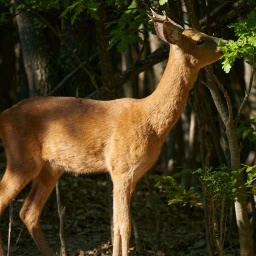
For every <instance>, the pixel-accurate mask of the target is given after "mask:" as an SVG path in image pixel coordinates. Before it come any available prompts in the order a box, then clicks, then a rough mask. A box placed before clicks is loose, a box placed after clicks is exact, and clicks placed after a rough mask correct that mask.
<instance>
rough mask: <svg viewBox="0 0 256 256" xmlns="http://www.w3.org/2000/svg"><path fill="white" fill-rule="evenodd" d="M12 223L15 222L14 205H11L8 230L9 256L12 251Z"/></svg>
mask: <svg viewBox="0 0 256 256" xmlns="http://www.w3.org/2000/svg"><path fill="white" fill-rule="evenodd" d="M12 222H13V204H12V203H10V205H9V229H8V250H7V256H9V255H10V250H11V233H12Z"/></svg>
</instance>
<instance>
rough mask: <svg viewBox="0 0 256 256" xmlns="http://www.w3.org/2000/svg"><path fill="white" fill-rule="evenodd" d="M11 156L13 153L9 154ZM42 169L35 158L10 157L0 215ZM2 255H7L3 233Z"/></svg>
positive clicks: (1, 187) (1, 189)
mask: <svg viewBox="0 0 256 256" xmlns="http://www.w3.org/2000/svg"><path fill="white" fill-rule="evenodd" d="M6 155H7V154H6ZM9 156H13V155H10V154H9ZM14 160H15V161H14ZM26 160H27V161H26ZM23 163H26V164H23ZM40 171H41V165H40V163H37V162H36V161H35V159H33V158H30V159H25V158H24V160H23V159H22V156H21V157H20V158H19V156H17V155H15V159H14V157H13V158H11V157H9V161H8V162H7V167H6V171H5V173H4V176H3V178H2V179H1V181H0V216H2V214H3V212H4V210H5V209H6V207H7V206H8V205H9V204H10V203H11V202H12V200H13V199H14V198H15V197H16V196H17V195H18V194H19V193H20V191H21V190H22V189H23V188H24V187H25V186H26V185H27V184H28V183H29V182H30V181H31V180H32V179H33V178H34V177H35V176H37V175H38V173H39V172H40ZM0 255H1V256H4V255H6V254H5V250H4V246H3V242H2V239H1V235H0Z"/></svg>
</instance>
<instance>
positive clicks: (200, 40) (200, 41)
mask: <svg viewBox="0 0 256 256" xmlns="http://www.w3.org/2000/svg"><path fill="white" fill-rule="evenodd" d="M203 43H204V40H203V39H199V40H197V41H196V44H197V45H201V44H203Z"/></svg>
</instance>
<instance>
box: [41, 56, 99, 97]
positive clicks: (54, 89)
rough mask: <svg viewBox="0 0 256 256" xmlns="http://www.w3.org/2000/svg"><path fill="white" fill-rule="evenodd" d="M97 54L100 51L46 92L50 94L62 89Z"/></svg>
mask: <svg viewBox="0 0 256 256" xmlns="http://www.w3.org/2000/svg"><path fill="white" fill-rule="evenodd" d="M96 55H98V53H96V54H94V55H93V56H91V57H90V58H89V60H87V61H84V62H83V63H82V64H80V65H79V66H78V67H76V68H75V69H74V70H73V71H71V72H70V73H69V74H68V75H66V76H65V77H64V78H63V79H62V81H61V82H60V83H58V84H57V85H56V87H55V88H53V89H52V90H51V91H50V92H49V93H47V94H46V96H50V95H53V93H55V92H56V91H57V90H58V89H60V88H61V87H62V86H63V85H64V84H65V83H66V81H67V80H68V79H69V78H71V77H72V76H73V75H74V74H75V73H76V72H77V71H78V70H79V69H80V68H82V66H83V65H85V64H87V63H88V62H90V61H91V60H92V59H93V58H94V57H95V56H96Z"/></svg>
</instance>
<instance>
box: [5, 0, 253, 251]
mask: <svg viewBox="0 0 256 256" xmlns="http://www.w3.org/2000/svg"><path fill="white" fill-rule="evenodd" d="M150 8H152V9H154V10H155V11H156V12H158V13H161V12H162V11H166V13H167V15H168V16H169V17H170V18H172V19H173V20H175V21H176V22H177V23H179V24H181V25H182V26H184V27H195V28H197V29H200V30H202V31H203V32H205V33H207V34H209V35H214V36H216V37H220V38H224V39H227V40H230V39H232V40H236V39H237V36H236V35H235V33H234V29H232V28H229V27H228V25H229V24H231V23H243V22H244V21H245V20H246V18H247V17H248V15H249V14H250V13H251V12H252V11H253V10H255V8H256V2H255V1H253V0H247V1H246V0H239V1H235V0H232V1H222V0H219V1H215V0H199V1H193V0H187V1H185V0H184V1H183V0H169V1H165V0H162V1H161V0H160V1H152V0H151V1H135V0H133V1H131V0H105V1H104V0H99V1H96V0H84V1H82V0H75V1H69V0H62V1H57V0H53V1H50V0H43V1H32V0H30V1H29V0H22V1H20V0H12V1H4V0H1V1H0V110H1V111H3V110H5V109H7V108H9V107H11V106H12V105H13V104H15V103H17V102H18V101H20V100H22V99H25V98H28V97H33V96H38V95H41V96H47V95H51V96H73V97H89V98H93V99H101V100H108V99H115V98H120V97H134V98H142V97H145V96H147V95H149V94H150V93H151V92H152V91H153V90H154V89H155V88H156V86H157V84H158V82H159V80H160V78H161V76H162V73H163V70H164V68H165V65H166V60H167V58H168V51H169V46H168V45H166V44H164V43H163V42H161V41H160V39H159V38H158V37H157V36H156V35H155V32H154V29H153V25H152V24H151V23H150V22H149V18H148V16H147V13H148V12H149V11H150ZM255 37H256V33H255ZM246 60H247V59H246V58H242V59H237V60H236V61H235V63H234V66H233V67H232V69H231V71H230V72H229V73H228V74H226V73H225V72H224V71H223V69H222V65H221V61H222V60H220V61H219V62H218V63H216V64H214V65H213V67H211V69H212V72H214V74H215V75H216V77H217V78H218V81H219V82H220V83H221V84H222V85H223V88H224V89H225V90H224V91H221V90H219V91H220V93H221V95H220V97H219V98H218V99H216V97H214V95H215V96H216V91H218V89H216V88H218V87H217V85H216V81H214V80H213V79H212V78H211V77H210V76H209V74H208V73H207V72H206V71H205V70H203V71H202V72H201V73H200V75H199V77H198V80H197V82H196V84H195V87H194V89H193V90H192V91H191V93H190V97H189V101H188V104H187V106H186V108H185V111H184V113H183V114H182V116H181V118H180V120H179V121H178V123H177V124H176V126H175V128H174V129H173V130H172V132H171V133H170V135H169V137H168V140H167V141H166V142H165V144H164V146H163V149H162V153H161V156H160V158H159V160H158V162H157V163H156V165H155V166H154V167H153V168H152V170H151V171H150V174H147V175H146V177H145V178H143V179H142V181H141V183H140V184H139V186H138V189H137V190H136V191H135V195H134V203H133V216H134V215H135V216H137V217H138V216H140V213H139V212H141V211H142V212H141V216H140V217H141V218H139V217H138V218H137V217H134V218H133V221H132V223H133V231H134V232H133V237H132V241H131V247H132V249H131V255H136V253H137V255H239V253H240V255H253V254H254V253H253V250H252V248H253V246H249V247H250V248H251V249H249V252H248V253H247V252H245V251H246V249H243V248H244V247H246V245H245V244H243V241H245V240H248V239H249V240H250V241H253V240H254V242H256V240H255V238H256V231H255V229H256V225H255V223H254V222H255V216H254V215H255V202H254V196H253V193H252V194H250V195H249V196H247V198H246V201H245V202H242V203H241V209H242V210H241V211H242V212H243V213H245V214H242V217H241V218H242V220H243V221H245V223H250V224H251V226H250V227H248V228H249V231H251V232H249V233H248V229H245V230H242V231H241V230H239V228H237V227H236V221H237V220H238V217H237V216H238V211H237V209H238V208H237V207H240V206H237V205H236V204H235V206H234V204H232V205H228V206H227V210H225V218H226V222H225V228H224V233H225V234H226V235H224V237H225V239H224V240H225V242H223V247H224V251H223V250H222V249H220V247H221V246H222V245H220V244H218V241H219V240H218V239H219V238H217V239H216V236H222V235H223V234H222V233H221V234H220V230H219V228H215V227H214V225H216V223H220V222H219V219H218V216H219V214H220V213H219V212H217V209H218V207H219V205H218V203H219V201H218V202H216V201H214V202H212V201H211V200H210V199H209V198H207V196H206V194H205V193H206V192H207V191H208V192H209V190H205V189H204V187H201V188H200V189H201V191H203V192H204V196H203V197H202V198H201V204H199V203H197V204H195V205H194V206H193V207H192V208H191V207H189V206H186V207H182V203H181V202H180V201H179V200H178V202H179V204H178V205H175V206H171V207H169V206H168V203H167V200H168V198H169V196H168V193H167V195H166V193H163V190H164V188H165V185H164V183H161V184H160V185H159V186H158V187H155V186H154V185H155V183H156V182H155V178H154V176H155V175H156V174H158V175H159V176H160V177H166V176H169V175H173V174H177V172H179V171H180V170H181V169H182V170H183V172H182V174H180V175H179V177H178V178H175V181H176V182H177V183H175V184H173V186H174V187H175V186H176V188H178V184H183V185H184V188H185V189H187V190H189V189H190V188H191V187H200V184H202V182H201V183H200V179H198V176H197V175H193V174H192V172H193V171H191V170H197V169H198V168H202V170H204V171H207V170H213V169H215V170H220V171H222V172H227V173H229V172H230V170H235V169H239V168H241V166H243V165H242V164H245V165H246V166H247V167H253V166H255V165H256V152H255V142H256V140H255V118H256V87H255V79H253V78H254V76H255V74H254V75H253V70H254V69H255V67H254V68H252V66H251V65H249V64H248V63H247V62H246ZM254 62H255V59H254ZM214 88H215V89H214ZM247 92H248V98H246V100H244V99H245V95H246V94H247ZM214 93H215V94H214ZM226 95H228V97H229V102H228V103H226V101H225V100H226ZM218 100H219V101H218ZM218 102H224V105H225V106H226V107H227V106H228V104H230V106H231V107H232V117H234V123H233V124H232V125H231V126H232V127H231V128H232V129H234V131H235V135H234V137H232V139H231V140H230V139H229V137H227V130H228V129H227V128H228V127H227V125H226V123H225V121H223V120H225V118H224V119H223V117H222V115H221V113H220V112H219V109H218V106H217V105H218ZM242 104H243V107H242V108H240V107H241V105H242ZM236 117H238V118H237V119H236ZM81 118H82V117H81ZM235 119H236V120H235ZM232 120H233V119H232ZM77 121H78V122H79V120H77ZM229 128H230V127H229ZM234 141H235V142H234ZM232 142H234V144H235V146H237V147H238V148H239V153H237V155H234V156H233V155H232V154H233V150H232V147H233V146H232V145H233V144H232ZM2 151H3V150H2ZM234 158H237V159H239V161H238V163H237V162H236V163H234V162H233V160H232V159H234ZM4 161H5V160H4V153H1V165H0V167H1V170H2V173H3V171H4V166H5V164H4ZM223 166H227V167H228V171H227V169H224V168H223ZM186 170H187V171H186ZM188 170H189V171H188ZM228 175H229V174H228ZM230 175H231V174H230ZM230 175H229V176H230ZM223 179H224V178H223ZM237 180H238V181H239V178H237ZM239 182H241V180H240V181H239ZM239 182H238V183H239ZM244 183H246V180H244ZM109 186H110V184H109V180H108V178H106V176H105V175H99V176H93V177H81V176H79V177H75V178H74V177H72V176H71V175H64V177H63V178H62V179H61V181H60V193H61V198H62V203H63V205H65V206H66V223H65V227H64V229H65V230H66V232H67V233H68V234H69V235H68V234H67V236H69V237H73V240H72V239H71V238H70V239H71V240H67V241H72V242H68V243H67V244H68V245H67V248H68V252H69V253H70V255H107V254H110V252H111V239H110V237H111V236H110V228H109V226H110V222H109V219H110V217H109V216H110V213H111V210H110V209H111V205H110V204H108V197H110V199H111V192H109V191H110V190H111V189H108V188H109ZM87 188H88V190H90V192H88V191H87ZM200 189H199V190H200ZM81 191H83V192H81ZM76 193H77V194H76ZM83 193H85V194H83ZM225 193H228V192H225ZM241 193H243V192H241ZM107 194H109V196H107ZM177 194H178V197H179V196H180V194H179V193H178V192H177ZM25 195H26V191H24V195H21V196H20V198H19V199H17V202H15V203H16V205H15V203H14V206H13V207H14V209H15V207H17V208H19V207H20V201H19V200H21V201H22V200H23V199H22V198H24V196H25ZM93 196H94V197H93ZM104 196H105V197H104ZM103 197H104V198H103ZM180 198H181V196H180V197H179V199H180ZM218 200H219V199H218ZM110 201H111V200H110ZM92 202H93V203H92ZM143 203H144V204H145V205H144V204H143ZM74 205H75V206H74ZM147 207H148V208H147ZM85 209H87V210H85ZM89 209H91V210H92V209H93V210H92V212H91V213H90V210H89ZM138 209H140V211H139V210H138ZM225 209H226V208H225ZM144 211H145V212H148V211H149V212H150V213H151V214H153V215H148V213H145V212H144ZM14 212H15V210H14ZM17 212H18V210H17ZM52 212H56V200H55V197H54V196H53V197H52V198H51V199H50V202H49V203H48V205H47V207H46V213H44V214H43V216H42V221H43V222H44V223H45V225H43V229H44V230H45V229H46V232H45V233H47V232H48V233H52V231H53V230H55V231H54V232H55V235H52V237H51V236H50V238H49V237H48V240H49V239H50V241H51V242H50V243H52V246H53V247H54V246H55V250H56V251H58V246H59V242H56V241H55V240H57V241H58V231H57V230H58V216H57V215H56V216H55V217H54V218H53V221H52V222H51V223H50V224H47V220H49V219H51V218H52V214H53V213H52ZM102 212H104V214H103V213H102ZM90 214H92V215H90ZM214 214H215V215H214ZM17 215H18V214H17ZM160 215H162V217H160ZM213 215H214V216H215V217H212V216H213ZM68 216H69V217H70V219H72V221H71V220H70V219H69V217H68ZM85 216H92V217H85ZM93 216H94V217H95V216H97V219H96V218H95V219H94V217H93ZM145 216H146V217H145ZM14 218H15V221H14V224H13V230H12V231H13V233H12V237H13V241H16V240H17V237H19V239H20V242H19V243H15V242H13V243H12V244H13V245H12V247H11V248H12V249H11V250H12V253H13V255H37V254H38V253H37V250H36V248H32V249H31V250H32V251H31V254H30V249H29V248H30V247H26V246H25V244H33V242H32V240H29V238H26V235H25V238H23V239H24V240H23V242H24V243H22V238H20V233H24V232H25V231H22V232H21V231H20V230H21V229H22V228H21V227H22V224H20V223H19V221H18V216H16V217H15V215H14ZM44 218H45V219H44ZM90 218H92V219H90ZM136 218H137V219H136ZM146 218H147V220H146ZM176 218H179V219H177V220H176ZM244 218H246V220H244ZM173 220H175V221H174V222H175V224H174V222H172V221H173ZM193 220H194V224H193V225H192V224H191V223H190V222H193ZM79 221H80V222H82V221H84V222H86V225H88V223H90V222H92V223H93V224H92V225H93V227H94V228H92V226H89V228H88V227H87V226H83V225H84V224H79V225H82V226H79V225H78V224H77V223H78V222H79ZM144 221H147V224H145V223H144ZM199 221H203V222H202V223H201V224H198V222H199ZM8 222H9V212H8V211H6V212H5V215H4V216H3V218H2V223H1V227H2V230H6V232H5V233H4V235H3V234H2V236H3V238H4V236H5V235H6V237H7V228H8ZM80 222H79V223H80ZM183 222H185V223H183ZM148 223H150V224H148ZM178 223H180V225H177V226H176V224H178ZM221 224H223V223H221ZM47 225H48V226H47ZM190 225H192V226H190ZM200 225H201V226H200ZM146 226H147V227H148V226H150V228H149V229H147V227H146ZM180 226H183V227H184V232H183V231H180V230H179V227H180ZM96 227H97V228H96ZM103 227H104V228H103ZM198 227H200V228H199V230H198ZM94 229H97V230H96V231H95V230H94ZM67 230H68V231H67ZM86 230H87V231H86ZM93 230H94V232H96V233H97V235H96V236H95V237H97V238H96V239H92V238H90V234H91V233H92V232H93ZM193 230H194V232H193ZM69 232H71V233H69ZM72 232H73V233H72ZM165 232H166V233H165ZM179 232H180V233H179ZM182 232H183V233H182ZM190 232H191V233H192V236H190V237H188V238H186V239H185V238H184V237H187V234H188V233H190ZM214 232H215V233H214ZM2 233H3V232H2ZM150 233H151V235H152V234H154V235H152V236H150V235H149V234H150ZM244 233H245V235H244V238H241V236H243V235H242V234H244ZM174 234H175V235H176V237H173V235H174ZM177 234H180V236H178V235H177ZM193 234H195V235H194V236H193ZM21 236H22V235H21ZM27 236H28V235H27ZM168 237H169V239H168ZM182 237H183V238H184V239H183V238H182ZM197 237H200V239H197ZM214 237H215V238H214ZM74 238H76V241H74ZM233 238H234V239H233ZM4 239H5V242H7V241H6V239H7V238H4ZM27 239H28V240H27ZM103 239H104V240H103ZM232 239H233V240H232ZM88 240H89V241H88ZM94 240H95V241H94ZM108 240H109V242H108V243H107V242H106V241H108ZM197 240H198V241H202V244H201V245H199V247H195V242H196V241H197ZM78 241H80V243H78ZM171 241H175V242H171ZM86 242H87V243H88V244H89V245H91V247H90V249H88V248H87V247H86V248H83V247H82V246H83V243H86ZM71 244H72V245H71ZM102 244H104V245H102ZM191 244H193V246H192V245H191ZM239 244H240V249H239ZM99 245H102V246H101V247H100V248H99V247H97V246H99ZM76 246H77V247H76ZM79 246H80V247H79ZM104 246H105V247H104ZM22 248H23V249H22ZM78 248H82V249H81V250H77V249H78ZM95 248H96V249H95ZM189 248H190V249H189ZM16 250H17V252H16ZM22 250H24V252H23V254H20V253H19V252H20V251H22ZM225 250H226V251H225ZM16 253H17V254H16ZM82 253H84V254H82ZM173 253H174V254H173ZM223 253H224V254H223ZM225 253H226V254H225Z"/></svg>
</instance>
